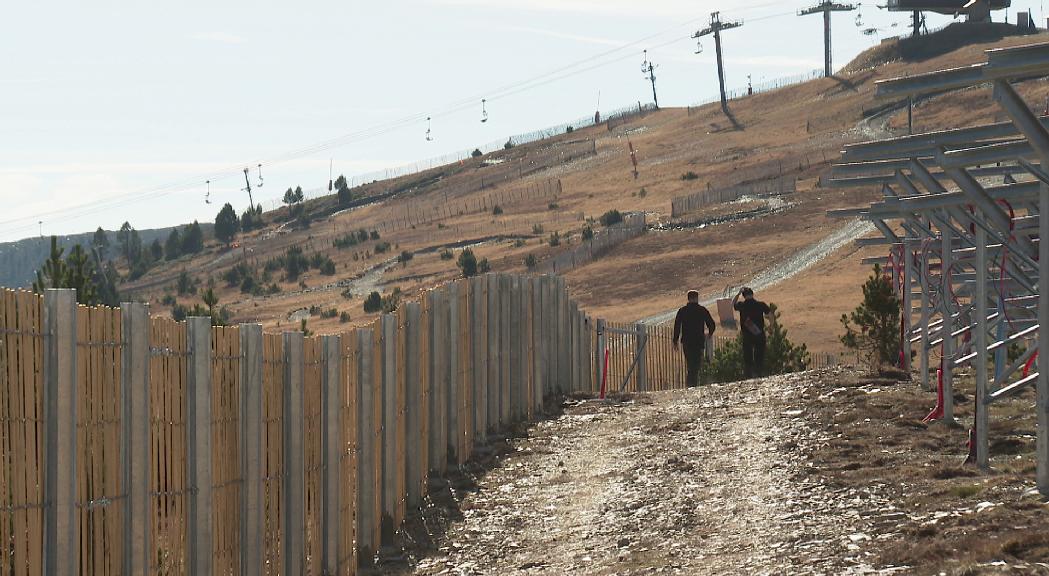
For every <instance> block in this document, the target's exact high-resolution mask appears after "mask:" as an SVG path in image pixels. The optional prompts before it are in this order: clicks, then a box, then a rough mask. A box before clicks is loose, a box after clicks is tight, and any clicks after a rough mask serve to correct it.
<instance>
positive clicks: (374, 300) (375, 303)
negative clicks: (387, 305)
mask: <svg viewBox="0 0 1049 576" xmlns="http://www.w3.org/2000/svg"><path fill="white" fill-rule="evenodd" d="M379 310H382V294H379V293H378V292H372V293H371V294H368V297H367V298H365V299H364V312H365V313H366V314H371V313H372V312H378V311H379Z"/></svg>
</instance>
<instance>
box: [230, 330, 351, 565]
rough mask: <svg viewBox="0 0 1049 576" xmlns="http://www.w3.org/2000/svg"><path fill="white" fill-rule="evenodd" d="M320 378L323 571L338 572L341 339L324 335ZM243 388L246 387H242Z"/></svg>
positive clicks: (340, 461) (341, 397)
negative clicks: (322, 465)
mask: <svg viewBox="0 0 1049 576" xmlns="http://www.w3.org/2000/svg"><path fill="white" fill-rule="evenodd" d="M322 343H323V344H322V349H321V350H322V352H321V353H322V354H323V356H322V358H323V360H322V364H321V367H322V370H323V372H322V377H321V410H322V412H321V414H322V415H321V420H322V422H321V434H322V436H321V455H322V456H321V457H322V458H323V461H324V463H325V465H324V467H323V468H322V471H321V474H322V478H321V500H320V503H321V504H320V507H319V509H320V513H321V540H322V542H323V544H322V546H321V570H322V571H323V573H324V574H338V571H339V537H340V535H341V531H342V530H344V529H345V527H344V526H342V525H341V523H340V518H341V511H342V503H341V498H340V495H341V492H342V491H341V490H340V489H339V481H340V476H341V473H342V465H341V463H342V452H344V451H345V447H344V446H345V444H344V440H343V437H342V422H341V418H340V412H341V411H342V406H343V402H344V400H343V393H342V391H343V389H344V386H342V383H343V380H342V372H341V369H342V338H341V337H339V336H324V337H323V340H322ZM242 389H243V386H242Z"/></svg>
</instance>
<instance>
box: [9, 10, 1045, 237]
mask: <svg viewBox="0 0 1049 576" xmlns="http://www.w3.org/2000/svg"><path fill="white" fill-rule="evenodd" d="M815 3H816V0H812V1H811V2H802V1H797V0H788V1H785V2H770V1H768V0H739V1H733V2H715V1H711V0H649V1H648V2H638V1H634V0H631V1H627V0H500V1H493V0H412V1H406V0H388V1H385V2H355V1H353V2H345V1H333V0H332V1H303V2H275V1H272V0H260V1H255V2H244V1H240V0H237V1H226V2H203V1H199V0H188V1H184V2H178V3H166V4H160V3H155V2H132V1H130V0H126V1H119V2H118V1H113V0H98V1H96V2H72V1H68V0H60V1H58V2H43V3H40V2H23V3H15V4H11V5H9V6H7V7H6V8H5V11H4V17H3V18H0V54H2V61H3V66H2V68H0V94H2V96H0V98H2V102H3V105H2V106H0V127H2V128H0V196H2V197H3V198H4V200H5V201H4V204H3V205H4V207H5V212H4V213H3V214H2V215H0V241H7V240H14V239H18V238H23V237H27V236H35V235H37V233H38V228H39V227H38V221H43V224H42V229H43V233H44V234H66V233H73V232H83V231H90V230H94V228H95V227H96V226H99V225H101V226H104V227H105V228H107V229H110V230H112V229H116V228H117V227H119V226H120V224H121V223H122V222H124V221H125V220H128V221H130V222H131V224H132V225H134V226H135V227H136V228H139V229H144V228H152V227H160V226H170V225H173V224H179V223H183V222H187V221H191V220H193V219H200V220H201V221H211V220H213V219H214V216H215V214H216V213H217V212H218V209H219V208H220V207H221V206H222V204H223V203H225V202H231V203H233V205H234V207H236V208H237V210H238V212H239V211H241V210H243V209H244V208H245V207H246V206H247V196H246V194H244V193H243V192H241V191H240V188H241V187H242V186H243V174H242V173H241V172H240V170H241V169H242V168H243V167H244V166H252V167H253V168H252V179H253V181H254V180H256V177H255V170H256V169H255V168H254V167H255V165H256V164H258V163H260V162H261V163H263V167H262V172H263V178H264V180H265V186H264V187H263V188H262V189H261V190H259V191H258V192H259V193H258V195H257V196H256V201H258V200H260V199H261V200H264V204H265V206H266V208H267V209H269V208H270V207H271V206H272V205H273V202H274V201H276V199H279V197H280V196H281V195H282V194H283V191H284V190H285V189H286V188H288V187H289V186H296V185H301V186H302V187H303V188H304V189H306V190H314V189H320V188H322V187H325V186H326V185H327V180H328V165H329V161H332V162H334V166H335V174H336V175H338V174H340V173H344V174H346V175H347V176H350V175H353V174H360V173H365V172H369V171H373V170H378V169H383V168H387V167H391V166H398V165H402V164H405V163H411V162H415V161H419V160H423V159H426V158H430V157H434V156H441V155H444V154H448V153H451V152H456V151H459V150H463V149H470V148H473V147H474V146H478V145H481V144H485V143H489V142H492V141H503V140H505V139H506V138H507V137H508V136H510V135H512V134H516V133H521V132H528V131H531V130H534V129H539V128H543V127H546V126H550V125H554V124H559V123H561V122H565V121H569V120H573V119H575V118H579V117H582V116H587V115H592V114H593V112H594V109H595V108H596V107H597V106H598V94H599V92H600V108H601V109H602V110H603V111H608V110H611V109H613V108H617V107H621V106H625V105H629V104H631V103H636V102H637V101H638V100H641V101H644V102H648V101H650V99H651V89H650V86H649V85H648V83H647V82H646V81H645V80H644V79H643V77H642V74H641V70H640V67H641V61H642V52H641V51H642V49H644V48H648V49H649V50H650V52H649V54H650V56H651V58H652V59H653V60H654V61H655V62H656V63H657V64H659V68H658V69H657V77H658V88H659V97H660V103H661V104H662V105H663V106H684V105H686V104H689V103H692V102H695V101H697V100H700V99H706V98H708V97H710V96H712V95H714V94H716V92H717V78H716V67H715V63H714V56H713V54H714V50H713V45H712V42H711V41H705V42H704V44H705V48H706V50H705V51H704V52H703V53H702V54H700V55H696V54H694V52H695V49H696V42H695V41H694V40H691V39H690V38H689V36H691V34H692V33H694V32H695V31H696V30H698V29H700V28H702V27H703V26H704V25H705V24H706V22H707V21H708V20H709V14H710V12H711V11H712V10H713V9H716V8H720V9H721V10H722V17H723V19H742V20H743V21H744V22H745V24H744V26H743V27H742V28H740V29H737V30H731V31H729V32H727V33H726V34H725V37H724V43H725V53H726V67H727V69H728V84H729V86H730V87H740V86H744V85H745V84H746V80H747V79H746V77H747V75H748V74H750V75H752V76H753V78H754V81H755V82H760V81H762V80H763V79H772V78H776V77H781V76H788V75H793V74H798V73H804V72H809V71H811V70H813V69H817V68H821V67H822V42H823V38H822V19H821V18H820V17H819V16H807V17H804V18H799V17H797V16H795V15H793V14H794V13H795V12H796V11H797V9H799V8H802V7H805V6H807V5H809V4H815ZM1028 8H1031V9H1032V10H1033V12H1034V16H1035V17H1036V19H1037V21H1039V22H1041V23H1043V25H1044V22H1045V18H1044V17H1043V16H1042V14H1043V11H1042V10H1043V2H1041V1H1035V2H1028V1H1014V3H1013V9H1011V10H1010V15H1009V19H1010V21H1013V20H1014V19H1015V13H1016V11H1017V9H1024V10H1026V9H1028ZM856 14H857V13H856V12H852V13H844V14H836V15H835V17H834V23H835V28H834V46H835V54H834V57H835V64H836V66H840V65H843V64H845V63H846V62H847V61H848V60H850V59H851V58H852V57H853V56H855V55H856V54H857V53H859V52H860V51H861V50H863V49H865V48H867V47H870V46H871V45H872V44H874V43H876V42H877V41H878V40H877V37H870V36H864V35H863V34H862V32H861V30H862V29H861V28H860V27H858V26H857V25H856V21H855V19H856ZM860 14H861V18H862V24H863V28H869V27H877V28H879V29H880V30H881V31H880V35H881V36H883V37H884V36H889V35H894V34H902V33H905V32H906V25H907V22H908V18H907V16H906V15H904V14H889V13H886V12H884V11H882V10H878V9H877V8H876V7H875V6H874V4H873V3H870V4H868V3H864V6H863V7H862V10H861V11H860ZM1003 16H1004V15H1003V14H1001V13H999V14H996V19H998V20H1000V19H1001V18H1002V17H1003ZM947 21H949V19H947V18H943V17H937V16H934V15H930V16H929V26H930V27H932V26H936V25H939V24H942V23H946V22H947ZM893 22H896V23H897V24H898V26H897V27H896V28H892V27H891V24H892V23H893ZM576 63H579V64H578V65H577V66H576V67H574V68H570V69H567V70H564V71H562V72H559V73H557V74H553V75H550V73H551V72H553V71H557V70H561V69H563V68H564V67H566V66H569V65H572V64H576ZM529 79H538V80H537V81H536V82H534V83H532V84H526V85H524V86H520V88H527V89H525V90H520V91H517V90H510V91H509V93H507V91H502V92H500V90H499V89H500V88H501V87H506V86H510V85H518V84H519V83H521V82H522V81H525V80H529ZM485 97H487V98H489V102H488V105H487V107H488V112H489V115H490V120H489V121H488V122H487V123H484V124H482V123H480V122H479V118H480V113H481V102H480V100H481V98H485ZM427 115H432V116H434V120H433V121H432V125H433V126H432V127H433V135H434V140H433V141H432V142H427V141H426V140H425V139H424V134H425V131H426V120H425V118H426V116H427ZM324 143H329V145H326V146H321V147H320V149H318V150H314V151H312V152H309V151H307V150H308V149H311V148H313V147H315V146H317V145H319V144H324ZM334 144H338V146H333V145H334ZM297 151H305V152H303V153H301V154H292V153H293V152H297ZM209 178H210V179H211V181H212V183H211V199H212V202H213V203H212V204H210V205H207V204H205V202H204V196H205V180H207V179H209ZM107 200H108V202H107ZM84 206H86V208H82V207H84Z"/></svg>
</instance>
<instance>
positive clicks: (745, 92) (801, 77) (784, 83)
mask: <svg viewBox="0 0 1049 576" xmlns="http://www.w3.org/2000/svg"><path fill="white" fill-rule="evenodd" d="M823 76H824V70H823V69H822V68H819V69H814V70H812V71H811V72H807V73H804V74H794V75H792V76H783V77H781V78H773V79H771V80H765V81H762V82H758V83H757V84H753V85H751V86H750V87H749V88H748V87H745V86H744V87H740V88H732V89H729V90H727V91H726V92H725V96H726V97H727V98H728V99H729V100H736V99H738V98H745V97H747V96H753V95H754V94H762V93H764V92H772V91H773V90H779V89H781V88H787V87H789V86H797V85H798V84H804V83H805V82H810V81H812V80H818V79H820V78H823ZM720 101H721V95H720V94H712V95H710V96H708V97H706V98H704V99H703V100H700V101H698V102H693V103H692V104H690V105H689V106H688V115H689V116H691V115H692V114H693V112H694V111H695V109H697V108H700V107H702V106H706V105H707V104H712V103H714V102H720Z"/></svg>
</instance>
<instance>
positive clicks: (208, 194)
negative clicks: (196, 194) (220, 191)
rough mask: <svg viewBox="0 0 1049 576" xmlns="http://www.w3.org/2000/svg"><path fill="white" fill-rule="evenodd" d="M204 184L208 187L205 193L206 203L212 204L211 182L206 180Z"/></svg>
mask: <svg viewBox="0 0 1049 576" xmlns="http://www.w3.org/2000/svg"><path fill="white" fill-rule="evenodd" d="M204 184H206V185H207V186H208V191H207V192H205V193H204V203H205V204H211V180H205V181H204Z"/></svg>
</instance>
